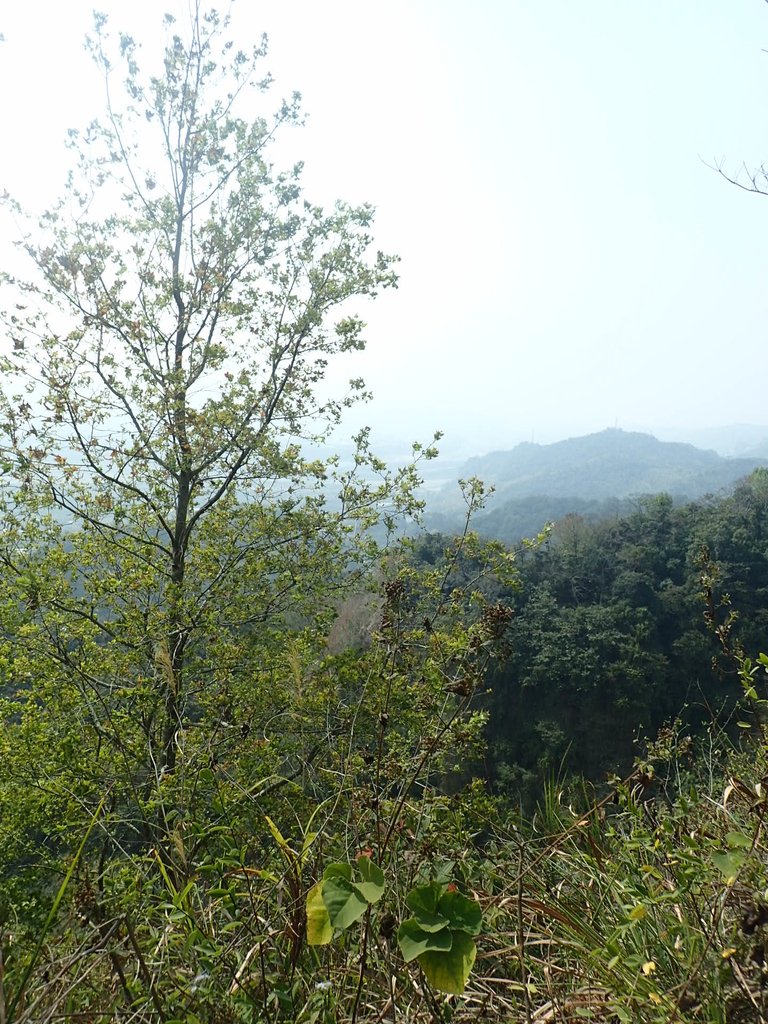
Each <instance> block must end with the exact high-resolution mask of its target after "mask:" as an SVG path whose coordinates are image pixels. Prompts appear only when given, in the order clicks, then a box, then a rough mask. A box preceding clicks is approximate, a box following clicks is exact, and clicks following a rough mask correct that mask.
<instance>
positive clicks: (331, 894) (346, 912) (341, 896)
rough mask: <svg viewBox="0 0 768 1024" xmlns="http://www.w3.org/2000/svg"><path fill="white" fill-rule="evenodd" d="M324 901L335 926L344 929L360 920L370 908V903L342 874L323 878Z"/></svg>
mask: <svg viewBox="0 0 768 1024" xmlns="http://www.w3.org/2000/svg"><path fill="white" fill-rule="evenodd" d="M323 902H324V903H325V906H326V909H327V911H328V917H329V918H330V920H331V924H332V925H333V927H334V928H338V929H339V931H344V929H345V928H349V926H350V925H351V924H354V923H355V921H359V920H360V918H361V917H362V916H363V914H364V913H365V912H366V910H367V909H368V903H367V902H366V900H364V899H363V897H362V896H361V895H360V893H359V892H358V891H357V889H356V888H355V887H354V885H352V883H351V882H349V881H347V879H346V878H343V877H342V876H341V875H331V877H330V878H324V879H323Z"/></svg>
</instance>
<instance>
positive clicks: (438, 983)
mask: <svg viewBox="0 0 768 1024" xmlns="http://www.w3.org/2000/svg"><path fill="white" fill-rule="evenodd" d="M476 956H477V947H476V946H475V943H474V940H473V939H472V938H470V936H469V935H467V933H466V932H458V931H457V932H454V933H453V944H452V945H451V948H450V950H448V952H445V953H437V952H431V951H429V952H426V953H422V954H421V956H420V957H419V963H420V964H421V969H422V970H423V971H424V974H425V975H426V977H427V981H428V982H429V983H430V985H434V987H435V988H437V989H440V991H441V992H453V993H455V994H457V995H458V994H460V993H461V992H463V991H464V989H465V988H466V984H467V978H468V977H469V973H470V971H471V970H472V966H473V964H474V962H475V957H476Z"/></svg>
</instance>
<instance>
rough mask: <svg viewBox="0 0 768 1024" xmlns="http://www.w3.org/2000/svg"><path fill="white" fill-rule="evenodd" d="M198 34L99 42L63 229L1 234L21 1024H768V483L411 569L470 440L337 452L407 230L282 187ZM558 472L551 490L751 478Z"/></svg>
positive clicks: (2, 500) (6, 952)
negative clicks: (449, 459) (435, 476)
mask: <svg viewBox="0 0 768 1024" xmlns="http://www.w3.org/2000/svg"><path fill="white" fill-rule="evenodd" d="M162 32H163V39H164V43H163V48H162V59H161V61H160V62H159V64H158V65H157V66H155V67H150V68H149V69H145V68H143V66H142V60H143V59H144V58H143V55H142V52H141V49H140V46H139V45H138V43H137V42H136V41H135V40H133V39H132V38H131V37H129V36H127V35H125V34H124V33H118V34H117V35H116V36H111V35H110V31H109V25H108V21H107V18H106V17H105V16H104V15H100V14H97V15H95V21H94V32H93V35H92V37H91V38H90V39H89V40H88V44H87V48H88V52H89V53H90V55H91V57H92V58H93V59H94V61H95V63H96V66H97V68H98V70H99V71H100V73H101V75H102V76H103V82H104V112H103V117H102V119H101V120H100V121H99V120H95V121H89V122H88V124H87V127H85V128H83V129H81V130H77V129H73V130H72V132H71V133H70V135H69V150H70V155H71V157H72V160H73V167H72V172H71V174H70V175H69V177H68V179H67V183H66V190H65V193H64V195H63V197H62V199H61V200H60V201H58V202H57V203H54V204H52V205H50V206H49V207H47V208H46V209H45V210H44V211H43V212H42V214H40V215H39V216H37V217H36V216H31V215H28V214H26V213H25V211H24V210H22V208H21V207H20V205H19V204H18V203H16V202H14V200H13V199H12V198H11V197H9V196H7V195H5V196H3V199H2V202H3V204H4V209H5V210H6V211H7V212H9V213H10V214H11V216H10V217H9V218H8V224H9V230H11V229H13V230H14V231H17V230H19V228H18V225H22V227H21V229H20V232H21V234H20V237H19V239H18V241H19V245H18V265H15V266H14V267H13V268H8V269H7V270H6V271H4V272H3V273H2V275H1V276H0V285H1V286H2V301H0V316H1V317H2V323H3V346H4V347H3V350H2V356H1V357H0V371H2V372H1V374H0V385H1V387H0V451H1V456H2V458H1V460H0V576H1V578H2V589H0V766H2V770H1V771H0V1024H48V1022H51V1024H53V1022H58V1021H72V1022H84V1024H108V1022H120V1024H255V1022H267V1024H282V1022H285V1024H287V1022H296V1024H332V1022H334V1024H336V1022H342V1024H364V1022H365V1024H374V1022H375V1024H380V1022H384V1021H392V1022H393V1024H397V1022H403V1024H405V1022H413V1024H416V1022H427V1021H430V1022H440V1024H448V1022H450V1021H456V1022H460V1021H477V1022H481V1021H482V1022H486V1021H492V1022H499V1024H501V1022H510V1021H519V1022H521V1024H522V1022H525V1024H532V1022H534V1021H536V1022H549V1021H559V1022H575V1021H577V1020H584V1019H587V1020H592V1021H600V1022H605V1024H608V1022H611V1024H612V1022H615V1021H621V1022H634V1021H640V1022H646V1021H647V1022H649V1024H662V1022H666V1024H671V1022H673V1021H675V1022H678V1021H679V1022H684V1021H685V1022H688V1021H690V1022H695V1021H707V1022H712V1021H716V1022H722V1024H726V1022H728V1024H735V1022H741V1021H745V1022H746V1021H762V1020H763V1019H764V1018H765V991H766V988H765V984H764V982H765V969H766V941H768V935H767V933H766V926H767V925H768V894H767V893H766V890H765V872H766V866H767V862H768V848H767V847H766V840H765V830H764V821H765V816H766V810H768V802H767V801H768V794H767V793H766V788H765V787H766V779H768V747H767V746H766V737H765V734H764V728H765V717H766V716H765V709H766V703H765V685H764V684H765V672H766V667H768V657H766V655H764V654H761V653H760V651H761V648H763V647H764V646H765V645H764V643H763V641H764V628H765V625H766V612H765V599H766V596H767V595H768V573H766V561H767V559H768V544H767V543H766V529H767V528H768V471H766V470H765V469H761V468H758V469H756V470H755V471H754V472H752V474H751V475H750V476H749V477H748V478H747V479H746V480H745V481H744V482H743V483H742V484H740V485H739V486H738V487H737V488H736V489H735V490H734V492H733V494H732V495H730V496H720V497H719V498H716V499H712V500H700V501H697V502H695V503H693V504H691V503H689V504H677V505H676V504H675V503H674V502H673V500H672V499H671V498H670V497H668V496H666V495H661V496H657V497H654V498H651V499H648V500H643V501H640V502H637V503H636V504H635V505H634V506H633V507H632V511H631V514H630V515H628V516H623V517H622V516H621V515H620V514H619V513H620V512H621V508H620V507H617V508H615V509H614V514H613V516H612V518H611V519H610V520H607V521H602V522H599V523H592V522H589V521H587V520H586V519H583V518H580V517H579V516H575V515H573V514H571V515H566V516H565V518H563V519H561V520H560V521H559V522H558V523H557V524H556V525H555V526H554V527H552V528H551V529H548V530H545V531H543V533H542V535H541V536H540V537H539V538H538V539H536V540H534V541H533V542H532V543H529V544H526V545H523V546H522V547H521V548H520V549H519V550H512V549H511V548H510V547H508V546H505V544H504V543H503V542H502V540H501V539H499V538H498V537H495V538H494V537H486V538H485V539H483V538H482V537H481V536H480V535H479V534H478V533H477V532H476V531H475V529H474V523H475V522H476V521H477V522H481V521H482V520H481V517H482V515H483V504H484V501H485V499H486V497H487V493H486V491H485V489H484V486H483V485H482V484H481V483H480V482H479V481H478V480H477V479H474V478H470V479H468V480H466V481H464V482H463V484H462V485H461V508H462V512H461V517H460V518H459V519H458V520H457V519H454V520H453V523H454V525H452V527H451V530H450V532H449V533H447V534H446V535H444V536H437V535H435V534H434V533H432V534H421V533H420V534H419V536H418V538H417V539H416V540H411V541H398V540H397V539H396V538H398V537H401V536H403V535H404V534H405V533H406V532H407V530H405V529H403V524H404V523H405V524H407V525H408V526H410V527H411V528H413V524H414V523H415V524H416V527H417V528H418V525H419V523H420V522H421V513H422V502H421V500H420V498H419V493H420V491H419V488H420V486H421V476H420V467H421V465H422V464H423V463H424V462H425V461H426V462H428V461H430V460H432V459H433V458H434V457H435V456H436V454H437V453H436V450H435V448H434V446H433V445H432V444H431V443H428V444H426V445H425V444H415V445H414V446H413V450H412V458H411V459H410V461H408V462H407V464H406V465H404V466H403V467H402V468H400V469H395V470H391V469H389V468H388V467H387V466H386V465H385V464H384V462H383V461H382V460H381V459H380V458H378V457H377V455H376V454H375V452H374V451H373V450H372V447H371V441H370V437H369V433H368V431H366V430H362V431H360V432H359V433H358V434H357V436H356V437H355V438H354V441H353V454H352V456H351V458H350V459H349V460H347V461H346V463H345V464H342V462H341V460H339V459H338V458H336V457H334V456H333V455H332V454H329V453H328V449H327V445H328V443H329V439H330V438H331V437H332V435H333V431H334V430H335V428H336V427H337V426H338V424H339V423H340V422H341V420H342V417H343V414H344V412H345V410H346V409H347V408H348V407H349V406H350V405H351V404H353V403H354V401H355V400H356V399H358V398H364V397H365V390H364V385H363V382H362V381H361V380H357V379H356V380H353V381H351V382H350V383H349V387H348V389H347V391H346V392H345V393H343V394H342V395H341V396H334V395H333V394H332V393H330V392H332V390H333V389H332V388H331V385H330V382H329V381H327V380H326V376H325V375H326V370H327V368H328V365H329V363H331V362H332V361H333V360H335V359H336V358H337V357H339V356H342V355H343V354H344V353H347V352H349V351H354V350H358V349H361V348H363V347H364V343H365V337H364V332H365V324H364V321H363V320H362V319H361V315H360V309H361V308H362V307H363V306H364V304H365V302H367V301H368V300H371V299H373V298H375V297H376V295H377V294H378V293H379V292H380V290H381V289H384V288H391V287H394V286H395V285H396V283H397V277H396V273H395V263H396V260H395V258H394V257H392V256H389V255H387V254H385V253H382V252H381V251H378V250H376V249H375V247H374V245H373V237H372V234H371V232H372V224H373V210H372V208H371V207H370V206H367V205H362V206H351V205H349V204H347V203H343V202H338V203H336V204H335V205H334V206H333V207H332V208H330V209H325V208H323V207H320V206H318V205H316V204H313V203H312V202H311V201H310V199H309V198H308V197H306V196H305V194H304V191H303V184H302V178H301V170H302V168H301V165H300V164H295V165H293V166H290V167H287V168H283V169H281V168H279V167H277V166H276V164H275V163H274V162H273V157H274V156H275V153H276V150H275V149H274V148H273V144H274V141H275V139H276V138H278V137H280V135H281V133H282V132H283V131H284V130H285V129H290V128H292V127H295V126H298V125H299V124H300V123H301V121H302V113H301V109H300V104H299V97H298V96H297V95H293V96H292V97H290V98H289V99H287V100H283V101H278V102H276V103H274V104H273V106H272V107H270V106H269V97H270V87H271V78H270V76H269V74H268V73H267V72H266V71H265V70H264V67H263V61H264V59H265V56H266V41H265V40H262V41H261V42H260V43H259V44H258V45H256V46H253V47H250V48H240V45H239V42H238V41H237V40H235V39H233V38H232V35H231V30H230V23H229V19H228V17H227V16H224V15H221V14H218V13H217V12H216V11H213V10H206V9H204V8H203V7H202V6H201V5H200V4H198V3H197V2H193V3H192V4H191V5H190V6H189V7H188V8H187V9H186V10H185V12H184V20H183V23H181V24H178V25H177V23H176V22H175V20H174V18H173V17H172V16H166V17H165V18H164V19H163V22H162ZM254 110H256V111H258V112H259V113H258V114H254ZM277 152H278V153H279V152H280V151H279V150H278V151H277ZM606 443H607V444H608V446H609V447H611V446H612V447H613V449H614V455H613V456H611V457H610V458H609V457H608V456H607V455H605V454H604V450H605V445H606ZM627 444H628V445H629V446H630V447H631V448H632V450H633V452H634V453H635V454H634V455H633V458H632V459H629V457H628V455H627V449H626V445H627ZM621 445H624V446H625V447H624V448H622V451H623V452H624V454H623V455H618V454H617V451H618V448H619V447H621ZM552 447H553V449H554V454H553V452H551V451H550V452H548V453H547V454H545V455H544V458H545V461H546V460H550V462H551V465H550V466H549V468H548V469H547V470H546V473H543V472H542V471H541V467H539V469H537V468H536V460H535V459H534V458H533V455H534V454H535V455H536V456H537V457H538V456H539V455H542V452H540V451H538V450H529V449H528V448H525V447H524V448H523V449H522V451H520V452H518V455H517V456H515V457H514V459H513V460H512V462H515V463H516V464H517V463H524V464H525V466H524V470H519V471H517V470H516V472H517V473H518V476H517V478H516V479H518V480H519V481H521V480H522V481H525V480H527V481H528V482H527V483H525V484H524V485H523V484H520V486H524V487H528V488H529V490H528V491H527V492H525V493H527V494H535V493H539V491H540V489H541V488H542V487H543V486H544V484H543V481H544V480H546V479H549V480H553V479H557V480H559V481H560V486H561V488H562V489H561V490H560V491H552V490H550V491H549V492H548V493H550V494H552V495H554V496H555V497H557V495H558V494H560V495H561V496H562V497H563V498H564V500H568V501H570V500H572V497H573V496H575V497H578V496H579V494H581V495H583V500H586V501H593V500H597V498H598V497H599V496H600V495H608V494H612V495H613V494H616V495H619V497H621V495H626V494H630V493H635V492H636V491H643V490H646V489H650V490H655V489H657V488H658V487H667V488H668V489H670V490H672V491H673V492H674V493H675V494H676V495H677V494H680V493H681V492H680V489H679V488H678V487H677V486H672V484H671V483H670V477H672V476H674V480H675V483H679V482H680V480H681V479H682V478H683V476H684V473H683V469H682V465H683V462H687V464H688V465H689V469H690V473H689V479H695V480H698V481H699V484H700V485H701V486H707V487H711V486H712V484H711V482H708V483H707V484H706V485H705V484H703V483H702V481H703V480H704V479H705V477H706V473H707V472H710V471H711V472H713V473H715V475H716V476H717V474H718V473H725V470H724V468H723V464H722V463H721V462H718V461H717V460H716V457H714V456H712V457H710V456H709V455H706V453H704V454H702V453H698V454H697V453H695V452H694V451H693V450H689V449H688V448H686V447H685V446H675V447H674V451H675V452H677V453H678V455H679V457H680V458H679V459H678V461H677V462H676V463H675V468H674V469H670V468H669V466H667V469H666V470H664V471H663V472H662V471H661V470H660V468H659V463H658V458H657V455H658V449H657V447H656V443H655V442H653V441H652V439H647V438H638V437H635V436H632V435H630V436H629V437H628V438H627V437H621V436H619V435H617V434H609V435H607V437H602V438H601V437H598V438H597V439H594V438H593V439H584V440H583V442H582V443H581V447H580V446H579V444H576V443H567V444H566V445H565V447H564V448H558V447H557V446H552ZM579 450H582V452H583V459H582V461H581V462H580V463H578V465H577V461H578V460H577V459H576V454H577V453H578V451H579ZM310 452H315V453H323V454H322V455H320V454H318V455H317V457H313V456H311V455H310V454H308V453H310ZM601 452H603V454H601ZM611 459H613V461H611ZM713 459H714V461H713ZM552 460H554V461H552ZM681 460H682V461H681ZM502 461H504V460H502ZM601 464H604V471H605V472H608V471H609V470H610V472H608V475H609V477H610V479H611V480H612V482H611V484H610V486H609V485H608V484H606V485H605V489H604V490H602V491H601V490H599V488H596V485H595V483H594V480H595V479H596V476H593V477H592V478H591V481H590V480H589V479H586V478H587V477H588V476H589V473H588V472H587V466H589V467H590V471H591V472H593V473H594V474H597V473H599V472H601V469H600V466H601ZM611 467H613V468H612V469H611ZM707 467H709V468H707ZM476 468H477V469H478V470H482V469H483V468H485V469H488V468H492V467H488V466H486V467H483V466H480V465H478V466H477V467H476ZM730 468H732V465H731V464H729V472H730ZM741 468H743V467H741ZM750 468H751V467H750ZM611 473H612V474H613V475H612V476H611ZM553 474H554V475H553ZM706 479H707V480H708V481H711V479H712V477H711V476H710V477H706ZM718 479H721V478H718ZM579 481H580V482H581V483H580V486H583V488H584V489H583V490H582V491H575V490H574V487H576V484H577V483H578V482H579ZM619 481H621V489H619V490H617V489H616V488H617V487H618V486H619ZM723 481H724V478H723ZM496 482H497V483H501V484H502V486H501V488H500V490H501V492H502V496H503V497H505V498H510V499H511V497H512V487H511V484H510V488H509V489H505V486H504V485H503V481H500V480H499V479H498V478H497V480H496ZM699 484H697V486H699ZM546 486H547V487H549V485H548V484H547V485H546ZM718 486H719V484H718ZM544 493H547V491H546V489H545V492H544ZM569 496H572V497H569ZM612 500H613V499H612ZM502 508H503V505H499V506H497V508H496V511H499V510H500V509H502ZM587 510H588V511H589V509H587ZM491 511H492V512H493V511H494V510H493V508H492V509H491ZM568 511H569V512H571V513H572V512H573V511H574V510H573V509H572V508H571V509H568ZM592 511H594V510H592ZM350 608H351V609H353V610H354V611H356V612H357V613H358V614H359V617H360V619H361V621H363V620H364V628H360V629H358V630H357V633H356V634H355V631H354V630H353V629H352V626H351V621H352V620H351V618H350V622H348V623H344V622H343V621H342V620H343V619H344V616H345V615H347V614H348V613H349V609H350ZM739 616H740V617H739ZM340 625H344V626H345V628H346V632H345V630H343V629H341V628H340ZM347 627H348V628H347ZM334 633H335V636H334ZM713 658H715V659H716V664H715V666H714V667H713V660H712V659H713ZM636 735H637V736H638V737H642V743H641V745H640V746H639V747H633V740H634V738H635V736H636ZM646 735H647V737H648V738H647V740H646V739H645V736H646Z"/></svg>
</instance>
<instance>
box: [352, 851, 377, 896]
mask: <svg viewBox="0 0 768 1024" xmlns="http://www.w3.org/2000/svg"><path fill="white" fill-rule="evenodd" d="M357 870H358V873H359V874H360V877H361V879H362V881H361V882H355V888H356V889H357V891H358V892H359V893H360V894H361V895H362V896H363V897H364V898H365V899H366V900H367V901H368V903H377V902H378V901H379V900H380V899H381V897H382V894H383V892H384V872H383V871H382V870H381V868H380V867H379V866H378V864H374V862H373V861H372V860H371V858H370V857H365V856H363V855H362V854H361V855H360V856H359V857H358V858H357Z"/></svg>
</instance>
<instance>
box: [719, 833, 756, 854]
mask: <svg viewBox="0 0 768 1024" xmlns="http://www.w3.org/2000/svg"><path fill="white" fill-rule="evenodd" d="M725 841H726V843H728V845H729V846H730V847H731V848H732V849H733V848H734V847H737V846H740V847H741V848H742V849H745V850H749V849H750V848H751V846H752V840H751V839H750V838H749V836H745V835H744V834H743V833H742V832H729V833H728V835H727V836H726V837H725Z"/></svg>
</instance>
